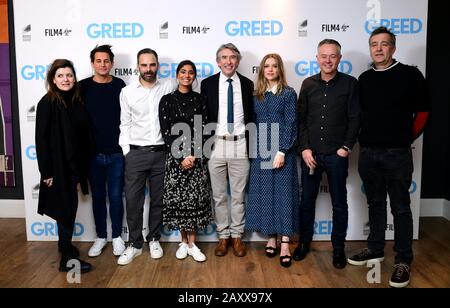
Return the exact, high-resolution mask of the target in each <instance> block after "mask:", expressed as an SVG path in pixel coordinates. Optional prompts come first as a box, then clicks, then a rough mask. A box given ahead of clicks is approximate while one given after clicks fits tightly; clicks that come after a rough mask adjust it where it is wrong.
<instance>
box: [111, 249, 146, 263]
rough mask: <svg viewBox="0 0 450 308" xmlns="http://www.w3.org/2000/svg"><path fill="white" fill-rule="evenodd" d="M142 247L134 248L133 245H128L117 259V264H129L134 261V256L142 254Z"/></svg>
mask: <svg viewBox="0 0 450 308" xmlns="http://www.w3.org/2000/svg"><path fill="white" fill-rule="evenodd" d="M141 253H142V248H140V249H139V248H134V247H133V246H131V245H130V246H128V247H127V249H125V251H124V252H123V254H122V255H121V256H120V257H119V259H118V260H117V264H119V265H127V264H129V263H131V261H133V259H134V258H136V257H137V256H139V255H141Z"/></svg>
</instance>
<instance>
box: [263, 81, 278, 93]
mask: <svg viewBox="0 0 450 308" xmlns="http://www.w3.org/2000/svg"><path fill="white" fill-rule="evenodd" d="M277 90H278V83H277V84H276V85H274V86H273V87H272V88H270V86H269V85H267V89H266V92H272V93H273V94H277Z"/></svg>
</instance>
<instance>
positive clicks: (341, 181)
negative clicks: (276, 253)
mask: <svg viewBox="0 0 450 308" xmlns="http://www.w3.org/2000/svg"><path fill="white" fill-rule="evenodd" d="M316 162H317V166H316V168H315V170H314V174H313V175H310V174H309V168H308V166H306V164H305V162H304V161H303V160H302V185H303V191H302V200H301V203H300V242H301V243H309V242H311V241H312V238H313V235H314V217H315V212H316V199H317V194H318V193H319V188H320V181H321V179H322V173H323V172H325V173H326V174H327V178H328V184H329V191H330V195H331V204H332V205H333V231H332V233H331V242H332V244H333V248H335V249H344V246H345V237H346V236H347V225H348V204H347V187H346V182H347V176H348V157H341V156H339V155H337V154H327V155H324V154H318V155H317V156H316Z"/></svg>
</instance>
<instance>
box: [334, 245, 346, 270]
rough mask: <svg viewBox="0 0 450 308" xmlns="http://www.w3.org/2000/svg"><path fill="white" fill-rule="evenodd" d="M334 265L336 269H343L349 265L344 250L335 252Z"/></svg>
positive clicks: (335, 250)
mask: <svg viewBox="0 0 450 308" xmlns="http://www.w3.org/2000/svg"><path fill="white" fill-rule="evenodd" d="M333 265H334V267H335V268H339V269H342V268H344V267H345V265H347V257H346V256H345V251H344V249H342V248H340V249H334V250H333Z"/></svg>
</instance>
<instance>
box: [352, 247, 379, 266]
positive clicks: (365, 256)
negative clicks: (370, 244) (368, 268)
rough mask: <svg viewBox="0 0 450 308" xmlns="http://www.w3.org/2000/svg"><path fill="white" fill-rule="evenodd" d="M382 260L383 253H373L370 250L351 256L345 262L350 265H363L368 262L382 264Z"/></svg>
mask: <svg viewBox="0 0 450 308" xmlns="http://www.w3.org/2000/svg"><path fill="white" fill-rule="evenodd" d="M383 260H384V252H383V251H382V252H373V251H372V250H370V249H367V248H366V249H364V250H363V251H361V252H360V253H358V254H356V255H354V256H351V257H350V258H348V259H347V262H348V263H350V264H351V265H365V264H367V262H368V261H378V262H382V261H383Z"/></svg>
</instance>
